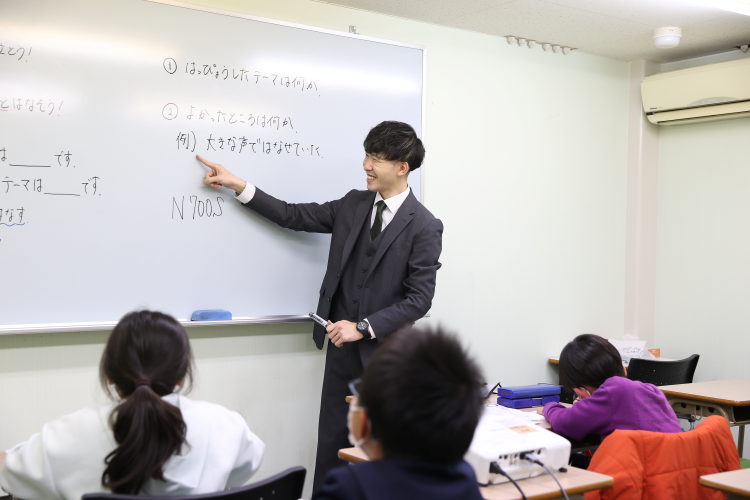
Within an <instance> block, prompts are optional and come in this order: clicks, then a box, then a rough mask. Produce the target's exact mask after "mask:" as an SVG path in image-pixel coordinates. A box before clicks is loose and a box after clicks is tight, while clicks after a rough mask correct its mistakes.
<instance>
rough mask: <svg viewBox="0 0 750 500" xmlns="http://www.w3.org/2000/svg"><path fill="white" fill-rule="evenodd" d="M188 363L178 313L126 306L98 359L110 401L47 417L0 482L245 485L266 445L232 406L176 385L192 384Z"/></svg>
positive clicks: (141, 490) (69, 496)
mask: <svg viewBox="0 0 750 500" xmlns="http://www.w3.org/2000/svg"><path fill="white" fill-rule="evenodd" d="M192 364H193V359H192V354H191V351H190V342H189V341H188V337H187V334H186V333H185V329H184V328H183V327H182V325H180V324H179V323H178V322H177V321H176V320H175V319H174V318H172V317H171V316H167V315H166V314H161V313H158V312H152V311H138V312H132V313H130V314H127V315H125V317H123V318H122V319H121V320H120V322H119V323H118V324H117V326H115V328H114V330H112V333H111V335H110V336H109V340H108V341H107V345H106V347H105V349H104V354H103V355H102V360H101V365H100V380H101V383H102V387H103V388H104V390H105V392H107V393H108V394H109V395H110V396H111V397H113V399H115V404H113V405H111V406H107V407H105V408H102V409H94V408H85V409H83V410H80V411H77V412H75V413H71V414H70V415H67V416H65V417H62V418H60V419H58V420H55V421H54V422H50V423H48V424H45V425H44V427H43V428H42V432H41V433H39V434H35V435H33V436H32V437H31V438H30V439H29V440H28V441H26V442H24V443H21V444H19V445H16V446H15V447H13V448H11V449H10V450H8V451H7V457H5V463H4V465H2V470H0V486H2V488H3V489H4V490H5V491H6V492H8V493H11V494H12V495H13V496H14V497H16V498H23V499H24V500H42V499H43V500H56V499H64V500H80V498H81V496H82V495H84V494H86V493H99V492H106V493H122V494H129V495H135V494H142V495H154V496H161V495H191V494H199V493H213V492H216V491H221V490H224V489H226V488H229V487H236V486H241V485H243V484H244V483H245V482H247V480H248V479H250V477H251V476H252V475H253V474H255V471H257V470H258V467H260V463H261V461H262V459H263V452H264V450H265V445H264V444H263V441H261V440H260V439H259V438H258V437H257V436H256V435H255V434H253V433H252V432H250V429H249V428H248V426H247V424H246V423H245V420H244V419H243V418H242V417H241V416H240V415H239V414H238V413H236V412H233V411H229V410H227V409H226V408H224V407H222V406H219V405H215V404H212V403H207V402H205V401H192V400H190V399H188V398H186V397H185V396H183V395H180V394H178V393H177V391H179V390H180V389H181V388H182V387H185V386H186V385H187V386H189V385H190V382H191V380H192V373H193V368H192ZM113 393H116V396H115V395H114V394H113ZM0 458H1V457H0ZM0 462H1V460H0Z"/></svg>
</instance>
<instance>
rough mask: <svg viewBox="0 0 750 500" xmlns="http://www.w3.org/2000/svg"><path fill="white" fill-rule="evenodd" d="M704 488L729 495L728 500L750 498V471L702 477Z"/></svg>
mask: <svg viewBox="0 0 750 500" xmlns="http://www.w3.org/2000/svg"><path fill="white" fill-rule="evenodd" d="M700 483H701V484H702V485H703V486H707V487H709V488H713V489H715V490H719V491H723V492H724V493H727V499H728V500H734V499H738V498H750V469H742V470H733V471H729V472H720V473H718V474H708V475H706V476H701V478H700Z"/></svg>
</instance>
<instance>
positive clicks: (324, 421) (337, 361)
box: [313, 340, 364, 493]
mask: <svg viewBox="0 0 750 500" xmlns="http://www.w3.org/2000/svg"><path fill="white" fill-rule="evenodd" d="M359 342H362V341H361V340H360V341H358V342H346V343H344V345H342V346H341V347H336V346H335V345H333V343H332V342H331V341H330V340H329V341H328V350H327V351H326V367H325V372H324V375H323V392H322V394H321V397H320V418H319V420H318V452H317V455H316V458H315V477H314V479H313V493H315V492H317V491H318V490H319V489H320V488H321V486H323V481H324V480H325V477H326V474H328V471H329V470H331V469H333V468H335V467H339V466H341V465H346V462H345V461H343V460H341V459H340V458H339V457H338V451H339V450H340V449H341V448H349V447H350V446H351V444H349V439H348V434H349V431H348V430H347V426H346V414H347V412H348V411H349V403H347V402H346V397H347V396H349V395H350V394H351V391H350V390H349V382H350V381H351V380H354V379H355V378H359V377H361V376H362V371H363V370H364V368H363V367H362V360H361V358H360V357H359Z"/></svg>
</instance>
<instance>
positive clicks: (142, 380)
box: [135, 378, 151, 389]
mask: <svg viewBox="0 0 750 500" xmlns="http://www.w3.org/2000/svg"><path fill="white" fill-rule="evenodd" d="M142 385H147V386H149V387H151V382H149V381H148V380H147V379H145V378H140V379H138V380H136V381H135V388H136V389H138V388H139V387H140V386H142Z"/></svg>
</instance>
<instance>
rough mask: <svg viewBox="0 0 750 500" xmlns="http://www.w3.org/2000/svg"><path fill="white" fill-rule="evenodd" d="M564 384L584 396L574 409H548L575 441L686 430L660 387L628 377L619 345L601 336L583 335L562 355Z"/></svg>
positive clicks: (551, 406) (559, 429) (558, 427)
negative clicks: (624, 433) (633, 432)
mask: <svg viewBox="0 0 750 500" xmlns="http://www.w3.org/2000/svg"><path fill="white" fill-rule="evenodd" d="M559 368H560V385H562V386H563V388H564V389H565V390H566V391H572V392H575V393H576V395H577V396H578V397H579V398H580V401H577V402H576V403H575V404H573V406H571V407H570V408H566V407H564V406H562V405H561V404H559V403H548V404H547V405H545V406H544V410H543V413H544V417H545V418H546V419H547V420H548V421H549V423H550V425H551V426H552V430H554V431H555V432H557V433H559V434H564V435H566V436H569V437H571V438H573V439H578V440H580V439H583V438H584V437H585V436H587V435H588V434H599V435H600V436H601V438H602V439H604V438H605V437H607V436H608V435H610V434H611V433H612V432H614V431H615V430H617V429H623V430H643V431H653V432H680V431H681V428H680V424H679V422H678V421H677V415H676V414H675V412H674V410H672V408H671V407H670V406H669V403H668V402H667V398H666V397H665V396H664V393H662V392H661V391H660V390H659V389H658V388H657V387H656V386H654V385H652V384H645V383H643V382H638V381H635V380H629V379H627V378H625V369H624V368H623V366H622V358H621V357H620V353H619V352H618V351H617V349H616V348H615V346H613V345H612V344H610V343H609V342H607V340H605V339H603V338H602V337H600V336H598V335H591V334H584V335H579V336H578V337H576V338H575V339H573V341H572V342H569V343H568V344H567V345H566V346H565V347H564V348H563V350H562V353H561V354H560V365H559Z"/></svg>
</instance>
